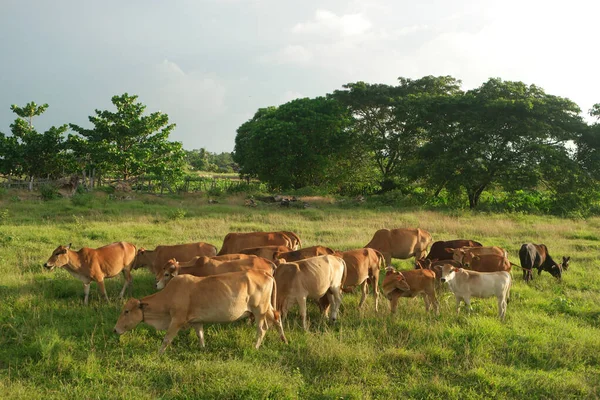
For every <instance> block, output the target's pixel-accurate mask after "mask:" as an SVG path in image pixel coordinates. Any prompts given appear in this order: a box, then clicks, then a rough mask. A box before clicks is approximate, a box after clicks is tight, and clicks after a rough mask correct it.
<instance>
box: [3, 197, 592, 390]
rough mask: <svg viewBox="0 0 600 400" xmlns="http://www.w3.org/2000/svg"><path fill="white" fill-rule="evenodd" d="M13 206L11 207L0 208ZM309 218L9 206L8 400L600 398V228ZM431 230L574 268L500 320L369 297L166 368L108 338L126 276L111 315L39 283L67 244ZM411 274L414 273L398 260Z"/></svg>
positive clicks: (191, 208)
mask: <svg viewBox="0 0 600 400" xmlns="http://www.w3.org/2000/svg"><path fill="white" fill-rule="evenodd" d="M4 197H8V196H4ZM328 203H329V202H323V203H318V202H316V201H315V202H314V203H312V207H311V208H308V209H283V208H280V207H277V206H260V207H257V208H247V207H243V206H242V205H241V204H243V199H241V198H231V199H229V200H227V201H225V202H222V203H221V204H207V203H206V201H205V200H203V199H200V198H195V197H187V196H183V197H178V198H164V197H162V198H159V197H155V196H140V197H136V198H134V199H133V200H131V201H115V200H113V199H110V198H108V197H104V196H103V195H102V194H95V195H94V197H93V198H92V199H91V200H86V201H85V202H71V201H69V200H67V199H61V200H51V201H45V202H42V201H36V200H24V201H18V202H14V201H9V200H0V210H3V211H2V218H1V219H0V261H2V262H1V263H0V274H1V276H2V278H1V280H0V282H1V283H0V299H1V300H2V301H1V302H0V397H1V398H3V399H7V398H34V399H35V398H40V399H41V398H43V399H48V398H61V399H63V398H110V399H114V398H157V397H160V398H277V399H280V398H450V399H453V398H527V399H531V398H560V399H566V398H577V399H581V398H596V397H598V387H599V386H600V366H599V365H600V330H599V327H600V272H599V271H598V265H599V253H598V250H599V249H600V234H599V233H598V229H599V227H600V218H591V219H588V220H570V219H560V218H555V217H543V216H523V215H521V214H487V213H476V212H460V213H458V212H446V213H440V212H431V211H420V210H397V209H393V208H391V207H382V208H381V209H365V208H362V207H361V206H356V207H352V208H341V207H338V206H336V205H331V204H328ZM415 226H419V227H422V228H424V229H427V230H429V231H430V232H431V233H432V234H433V236H434V239H436V240H442V239H453V238H469V239H475V240H479V241H481V242H483V243H484V244H490V245H491V244H494V245H499V246H503V247H505V248H506V249H507V250H508V251H509V253H510V257H511V259H512V261H513V262H517V263H518V258H517V251H518V249H519V247H520V245H521V244H522V243H524V242H529V241H533V242H537V243H545V244H547V245H548V247H549V249H550V252H551V254H552V255H553V256H554V257H555V258H558V257H560V256H562V255H570V256H571V257H572V258H573V261H572V264H571V268H570V270H569V272H568V273H566V274H565V277H564V279H563V281H562V283H559V282H557V281H556V280H554V278H552V277H551V276H550V275H548V274H546V273H543V274H542V275H541V276H540V277H538V276H537V274H536V276H535V279H534V281H533V282H532V283H531V284H529V285H526V284H524V283H523V282H522V280H521V277H520V271H517V270H516V269H515V270H514V273H513V274H514V277H515V283H514V286H513V290H512V296H511V302H510V303H509V305H508V312H507V318H506V321H505V322H501V321H499V320H498V319H497V317H496V302H495V301H494V300H492V299H489V300H476V301H474V302H473V308H474V311H473V313H472V315H467V314H460V315H458V316H457V315H456V314H455V312H454V299H453V297H452V295H451V293H449V292H448V291H442V292H441V293H439V298H440V304H441V315H440V316H439V317H435V316H433V315H428V314H427V313H426V312H425V307H424V305H423V301H422V299H420V298H417V299H410V300H404V301H401V304H400V307H399V310H398V315H397V316H396V317H395V318H394V317H391V316H390V315H389V306H388V304H387V300H385V299H384V300H383V301H382V305H383V307H381V308H382V310H380V311H379V312H378V313H376V312H375V311H374V307H373V301H372V297H371V296H369V298H368V300H367V303H366V305H365V307H364V308H363V309H362V310H359V309H357V304H358V300H359V295H358V293H354V294H347V295H345V296H344V303H343V306H342V309H341V316H340V319H339V321H338V323H336V324H335V325H329V324H328V323H327V322H326V321H325V320H323V319H322V318H321V316H320V315H319V313H318V308H317V307H316V306H315V305H312V304H311V305H310V307H309V319H310V332H308V333H305V332H304V331H303V330H302V329H301V326H300V322H299V318H298V313H297V310H293V311H292V312H291V314H290V316H289V318H288V320H287V321H286V324H285V325H286V326H285V329H286V334H287V336H288V338H289V339H290V344H289V345H285V344H283V343H281V342H280V341H279V340H278V337H277V335H276V333H274V332H273V331H269V332H268V333H267V337H266V339H265V342H264V344H263V346H262V347H261V349H260V350H259V351H256V350H254V349H253V347H252V343H253V341H254V335H255V328H254V327H253V326H250V325H248V324H247V323H246V322H245V321H239V322H236V323H233V324H229V325H209V326H207V327H206V344H207V347H206V348H205V349H201V348H200V347H199V345H198V342H197V339H196V337H195V335H194V334H193V332H192V331H188V330H184V331H181V332H180V333H179V335H178V337H177V338H176V339H175V340H174V342H173V345H172V347H171V348H169V349H168V350H167V352H166V353H165V355H163V356H159V355H158V348H159V346H160V342H161V340H162V337H163V334H164V332H156V331H155V330H154V329H153V328H150V327H148V326H146V325H143V324H142V325H140V326H138V327H137V328H136V329H135V330H133V331H132V332H129V333H127V334H125V335H123V336H121V337H117V336H116V335H114V334H113V333H112V328H113V327H114V324H115V322H116V319H117V317H118V314H119V312H120V309H121V306H122V303H123V302H122V301H119V300H118V299H117V298H116V296H117V294H118V292H119V289H120V287H121V285H122V280H121V279H122V278H121V277H117V278H114V279H111V280H108V281H107V290H108V293H109V296H110V297H111V302H110V303H109V304H106V303H105V302H103V301H102V300H101V298H100V296H99V293H98V291H97V289H96V287H95V285H92V290H91V299H90V306H89V307H84V306H83V301H82V298H83V287H82V285H81V283H80V282H79V281H77V280H75V279H73V278H72V277H71V276H70V275H69V274H68V273H66V272H65V271H62V270H59V271H55V272H52V273H48V272H46V271H42V266H41V265H42V264H43V263H44V262H45V260H46V259H47V258H48V257H49V256H50V253H51V251H52V250H53V249H54V248H55V247H56V246H57V245H59V244H67V243H69V242H72V243H73V247H74V248H79V247H82V246H87V247H98V246H101V245H104V244H107V243H109V242H112V241H117V240H126V241H130V242H132V243H134V244H136V245H137V246H143V247H146V248H153V247H154V246H155V245H157V244H172V243H181V242H189V241H196V240H202V241H207V242H209V243H213V244H215V245H216V246H217V247H220V245H221V241H222V238H223V237H224V236H225V234H226V233H228V232H230V231H251V230H292V231H295V232H297V233H298V234H299V235H300V236H301V237H302V239H303V242H304V244H305V245H306V246H310V245H314V244H324V245H328V246H330V247H334V248H338V249H350V248H356V247H361V246H363V245H364V244H366V243H367V242H368V241H369V239H370V238H371V236H372V234H373V232H374V231H375V230H376V229H379V228H382V227H415ZM394 263H395V264H396V266H397V267H398V268H411V261H410V260H402V261H401V260H395V261H394ZM152 283H153V277H152V276H150V274H149V273H147V272H146V271H144V270H140V271H135V272H134V288H133V294H134V296H136V297H138V298H139V297H142V296H145V295H147V294H150V293H152V292H153V291H154V290H153V285H152Z"/></svg>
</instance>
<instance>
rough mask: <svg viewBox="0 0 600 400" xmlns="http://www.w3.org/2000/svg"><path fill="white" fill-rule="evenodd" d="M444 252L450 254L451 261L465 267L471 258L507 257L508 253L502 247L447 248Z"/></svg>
mask: <svg viewBox="0 0 600 400" xmlns="http://www.w3.org/2000/svg"><path fill="white" fill-rule="evenodd" d="M446 252H448V253H451V254H452V259H453V260H454V261H458V262H459V263H461V264H463V265H464V266H465V267H468V265H469V264H470V263H471V259H472V258H473V256H481V255H487V254H493V255H497V256H501V257H508V253H507V251H506V250H504V249H503V248H502V247H498V246H487V247H461V248H458V249H451V248H447V249H446Z"/></svg>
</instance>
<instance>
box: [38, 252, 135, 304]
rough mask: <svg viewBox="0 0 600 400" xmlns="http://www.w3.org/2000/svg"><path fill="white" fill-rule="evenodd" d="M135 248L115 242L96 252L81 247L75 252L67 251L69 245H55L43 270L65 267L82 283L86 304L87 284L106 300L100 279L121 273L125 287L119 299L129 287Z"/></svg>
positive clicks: (88, 288) (87, 296)
mask: <svg viewBox="0 0 600 400" xmlns="http://www.w3.org/2000/svg"><path fill="white" fill-rule="evenodd" d="M135 253H136V252H135V246H134V245H132V244H131V243H127V242H115V243H111V244H109V245H107V246H103V247H99V248H97V249H90V248H88V247H82V248H81V249H80V250H79V251H73V250H71V245H70V244H69V245H68V246H58V247H57V248H56V250H54V251H53V252H52V255H51V256H50V258H49V259H48V261H46V263H45V264H44V267H45V268H47V269H49V270H53V269H54V268H55V267H58V268H61V267H62V268H65V269H66V270H67V272H69V273H70V274H71V275H73V276H74V277H75V278H77V279H79V280H80V281H82V282H83V292H84V293H85V299H84V301H83V302H84V304H85V305H87V304H88V298H89V295H90V282H92V281H94V282H96V284H97V285H98V288H100V292H102V294H103V295H104V298H105V299H106V301H108V295H107V294H106V288H105V287H104V279H105V278H112V277H113V276H116V275H118V274H119V272H121V273H122V274H123V278H125V284H124V285H123V289H121V293H120V294H119V297H121V298H122V297H123V295H124V294H125V289H126V288H127V286H128V285H130V284H132V278H131V268H132V266H133V262H134V259H135Z"/></svg>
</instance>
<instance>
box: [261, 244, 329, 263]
mask: <svg viewBox="0 0 600 400" xmlns="http://www.w3.org/2000/svg"><path fill="white" fill-rule="evenodd" d="M333 253H335V252H334V251H333V250H332V249H330V248H329V247H325V246H311V247H305V248H303V249H299V250H294V251H288V252H285V253H282V252H277V253H274V254H273V259H274V260H279V259H281V258H283V259H284V260H285V261H287V262H294V261H299V260H304V259H305V258H310V257H317V256H326V255H327V254H333Z"/></svg>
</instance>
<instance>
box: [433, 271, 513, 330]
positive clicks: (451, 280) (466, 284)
mask: <svg viewBox="0 0 600 400" xmlns="http://www.w3.org/2000/svg"><path fill="white" fill-rule="evenodd" d="M442 282H447V283H448V287H449V288H450V290H451V291H452V293H454V297H455V298H456V312H457V313H458V312H459V311H460V308H459V307H460V302H461V300H462V301H464V302H465V305H466V306H467V308H468V310H469V311H471V297H479V298H487V297H493V296H496V298H497V299H498V316H499V317H500V319H504V316H505V314H506V304H507V300H508V297H509V293H510V286H511V279H510V274H509V273H508V272H506V271H498V272H477V271H469V270H466V269H463V268H456V267H453V266H451V265H443V266H442Z"/></svg>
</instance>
